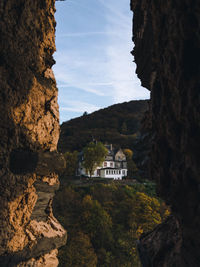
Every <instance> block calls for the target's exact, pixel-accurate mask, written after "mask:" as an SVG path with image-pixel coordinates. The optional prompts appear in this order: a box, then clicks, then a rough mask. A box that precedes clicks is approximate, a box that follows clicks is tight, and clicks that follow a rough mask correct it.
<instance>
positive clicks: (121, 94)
mask: <svg viewBox="0 0 200 267" xmlns="http://www.w3.org/2000/svg"><path fill="white" fill-rule="evenodd" d="M99 1H100V2H101V3H102V4H103V5H104V7H105V8H106V9H105V15H106V20H107V25H106V30H107V31H108V32H112V31H116V29H117V30H118V33H119V35H120V36H121V38H117V37H116V36H110V38H109V42H108V45H107V46H106V55H107V58H108V64H107V71H108V73H109V76H110V79H111V80H112V84H113V102H115V103H119V102H123V101H129V100H132V99H145V98H149V92H148V91H147V90H146V89H145V88H143V87H142V86H141V83H140V81H139V79H138V78H137V76H136V74H135V69H136V65H135V63H133V62H132V61H133V58H132V56H131V54H130V51H131V50H132V47H133V43H132V42H131V36H132V19H131V17H132V14H131V13H130V11H129V10H128V1H127V10H126V9H124V7H125V5H123V4H122V2H120V1H117V2H115V1H114V0H110V1H109V2H108V1H105V0H99Z"/></svg>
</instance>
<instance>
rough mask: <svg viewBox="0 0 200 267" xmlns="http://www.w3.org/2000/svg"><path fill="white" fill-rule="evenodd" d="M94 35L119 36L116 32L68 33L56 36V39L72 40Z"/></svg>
mask: <svg viewBox="0 0 200 267" xmlns="http://www.w3.org/2000/svg"><path fill="white" fill-rule="evenodd" d="M94 35H116V36H119V33H118V32H107V31H105V32H71V33H70V32H69V33H64V34H58V35H57V36H56V37H59V38H65V37H66V38H72V37H89V36H91V37H92V36H94Z"/></svg>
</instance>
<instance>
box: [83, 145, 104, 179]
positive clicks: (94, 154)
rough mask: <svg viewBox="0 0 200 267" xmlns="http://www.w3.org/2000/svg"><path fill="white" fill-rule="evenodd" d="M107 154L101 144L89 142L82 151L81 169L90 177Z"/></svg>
mask: <svg viewBox="0 0 200 267" xmlns="http://www.w3.org/2000/svg"><path fill="white" fill-rule="evenodd" d="M107 153H108V150H107V148H106V147H105V146H104V145H103V144H102V143H101V142H97V143H94V142H90V143H89V144H88V145H87V146H86V147H85V148H84V149H83V157H84V160H83V167H84V168H85V169H86V171H87V172H88V173H89V176H90V177H91V176H92V175H93V173H94V171H95V169H96V167H97V166H100V165H101V164H102V163H103V161H104V159H105V156H106V155H107Z"/></svg>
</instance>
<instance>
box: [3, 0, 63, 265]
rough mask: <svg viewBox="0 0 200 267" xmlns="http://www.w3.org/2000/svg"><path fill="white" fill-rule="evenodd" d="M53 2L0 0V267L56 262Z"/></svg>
mask: <svg viewBox="0 0 200 267" xmlns="http://www.w3.org/2000/svg"><path fill="white" fill-rule="evenodd" d="M54 12H55V7H54V0H42V1H41V0H34V1H32V0H1V2H0V18H1V20H0V36H1V38H0V84H1V90H0V207H1V212H0V266H5V267H6V266H24V267H25V266H48V267H50V266H57V264H58V262H57V258H56V254H57V248H58V247H59V246H61V245H63V244H64V243H65V242H66V232H65V230H64V229H63V228H62V226H61V225H60V224H59V223H58V221H57V220H56V219H55V218H54V217H53V214H52V209H51V202H52V197H53V195H54V191H55V190H56V189H57V188H58V186H59V181H58V173H59V172H60V171H62V169H63V167H64V164H65V163H64V159H63V158H62V156H61V155H60V154H58V153H57V152H56V149H57V141H58V137H59V113H58V104H57V88H56V83H55V79H54V75H53V72H52V69H51V67H52V65H53V64H54V60H53V57H52V54H53V52H54V51H55V24H56V23H55V20H54Z"/></svg>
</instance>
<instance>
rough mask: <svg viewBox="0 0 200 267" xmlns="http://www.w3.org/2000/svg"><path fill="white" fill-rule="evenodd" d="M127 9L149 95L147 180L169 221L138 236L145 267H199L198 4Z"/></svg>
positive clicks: (140, 5) (139, 70) (150, 3)
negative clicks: (164, 205)
mask: <svg viewBox="0 0 200 267" xmlns="http://www.w3.org/2000/svg"><path fill="white" fill-rule="evenodd" d="M131 9H132V10H133V11H134V21H133V35H134V43H135V48H134V51H133V54H134V56H135V61H136V63H137V74H138V76H139V78H140V79H141V81H142V84H143V86H145V87H147V88H148V89H149V90H151V112H150V114H151V120H152V128H153V131H154V134H153V136H154V140H153V146H152V152H151V175H152V178H154V179H156V181H157V183H158V191H159V193H160V195H161V196H162V197H163V198H164V199H165V200H166V202H167V203H168V204H170V205H171V207H172V213H173V216H174V217H173V218H171V219H169V220H168V221H167V222H166V224H165V225H163V228H162V227H160V228H157V229H156V230H155V231H154V232H153V233H150V234H149V235H146V236H143V237H142V239H141V243H140V248H141V251H143V253H142V255H143V256H142V257H143V260H144V258H146V261H145V260H144V262H146V263H144V266H154V267H156V266H159V267H160V266H182V267H183V266H199V264H200V256H199V249H200V233H199V228H200V220H199V218H200V201H199V190H200V186H199V181H200V178H199V177H200V176H199V174H200V109H199V100H200V95H199V76H200V36H199V30H200V20H199V12H200V2H199V1H197V0H194V1H187V0H181V1H179V0H177V1H172V0H170V1H164V2H163V1H147V0H142V1H138V0H132V1H131ZM163 229H165V230H166V231H165V230H164V231H163ZM155 240H160V242H155ZM144 255H145V256H144ZM147 258H148V260H147Z"/></svg>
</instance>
